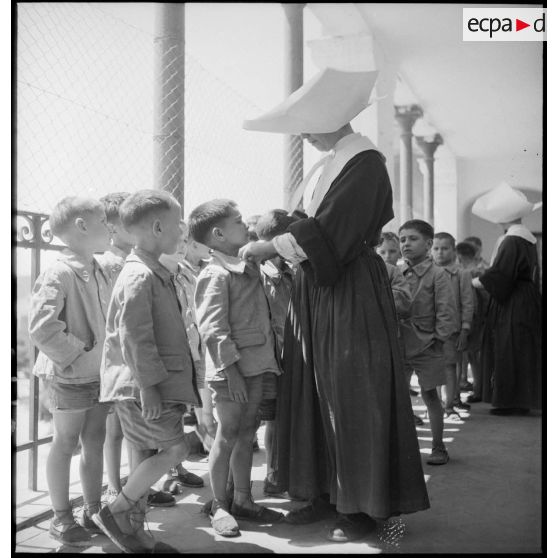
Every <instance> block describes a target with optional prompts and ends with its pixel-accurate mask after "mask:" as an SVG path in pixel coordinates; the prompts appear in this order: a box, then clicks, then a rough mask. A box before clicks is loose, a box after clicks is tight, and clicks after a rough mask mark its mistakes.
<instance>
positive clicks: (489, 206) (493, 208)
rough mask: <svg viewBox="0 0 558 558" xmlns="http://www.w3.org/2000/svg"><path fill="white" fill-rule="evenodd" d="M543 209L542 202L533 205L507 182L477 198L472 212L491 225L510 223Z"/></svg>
mask: <svg viewBox="0 0 558 558" xmlns="http://www.w3.org/2000/svg"><path fill="white" fill-rule="evenodd" d="M540 207H542V202H538V203H531V202H530V201H529V200H528V199H527V198H526V197H525V194H524V193H523V192H520V191H519V190H516V189H515V188H512V187H511V186H510V185H509V184H508V183H507V182H502V183H500V185H499V186H496V188H493V189H492V190H490V192H487V193H486V194H483V195H482V196H480V198H477V200H476V201H475V203H474V204H473V207H472V208H471V211H472V212H473V214H474V215H477V216H478V217H480V218H481V219H486V220H487V221H490V222H491V223H510V222H511V221H515V220H516V219H520V218H522V217H525V216H526V215H529V214H530V213H532V212H533V211H536V210H537V209H539V208H540Z"/></svg>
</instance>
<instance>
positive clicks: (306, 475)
mask: <svg viewBox="0 0 558 558" xmlns="http://www.w3.org/2000/svg"><path fill="white" fill-rule="evenodd" d="M392 217H393V210H392V192H391V185H390V182H389V177H388V175H387V171H386V168H385V165H384V162H383V158H382V156H381V155H380V154H379V153H378V152H376V151H372V150H369V151H364V152H362V153H359V154H358V155H356V156H355V157H353V158H352V159H351V160H350V161H349V162H348V163H347V164H346V165H345V167H344V168H343V170H342V171H341V173H340V174H339V176H338V177H337V178H336V179H335V180H334V182H333V183H332V185H331V187H330V189H329V191H328V193H327V194H326V195H325V197H324V199H323V201H322V202H321V204H320V206H319V208H318V210H317V212H316V215H315V217H314V218H308V219H303V220H300V221H297V222H296V223H294V224H292V225H291V226H290V227H289V231H290V232H291V233H292V234H293V235H294V237H295V238H296V240H297V242H298V244H299V245H300V246H301V247H302V248H303V249H304V251H305V253H306V254H307V256H308V260H307V261H305V262H303V263H302V270H301V272H300V273H298V274H297V277H296V283H295V288H294V290H293V295H292V299H291V304H290V308H289V314H288V318H287V323H286V327H285V345H284V359H283V360H284V370H285V373H284V375H283V376H281V377H280V389H279V393H280V394H279V398H278V408H277V437H276V440H277V452H278V454H277V455H278V460H279V463H278V465H279V466H278V481H279V485H280V487H281V488H282V489H283V490H288V491H289V492H290V494H291V495H292V496H296V497H299V498H304V499H310V498H312V497H315V496H318V495H319V494H321V493H328V494H329V495H330V501H331V502H332V503H334V504H336V507H337V510H338V511H339V512H341V513H357V512H363V513H366V514H368V515H369V516H371V517H374V518H381V519H385V518H388V517H390V516H393V515H398V514H400V513H410V512H415V511H418V510H423V509H427V508H428V507H429V501H428V495H427V492H426V486H425V483H424V476H423V471H422V464H421V459H420V453H419V447H418V441H417V435H416V431H415V426H414V419H413V414H412V408H411V402H410V398H409V391H408V385H407V381H406V378H405V374H404V372H403V366H402V361H401V355H400V352H399V345H398V341H397V327H396V315H395V307H394V303H393V297H392V294H391V290H390V285H389V280H388V276H387V271H386V266H385V264H384V262H383V261H382V259H381V258H380V257H379V256H377V255H376V253H375V252H374V250H373V248H372V247H373V246H374V245H375V244H376V243H377V241H378V237H379V233H380V231H381V228H382V226H383V225H384V224H385V223H387V222H388V221H389V220H390V219H391V218H392Z"/></svg>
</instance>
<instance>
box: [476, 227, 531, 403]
mask: <svg viewBox="0 0 558 558" xmlns="http://www.w3.org/2000/svg"><path fill="white" fill-rule="evenodd" d="M479 280H480V282H481V283H482V285H483V287H484V288H485V289H486V290H487V291H488V293H489V294H490V301H489V304H488V311H487V317H486V324H485V329H484V334H483V339H482V348H481V367H482V376H483V390H482V397H483V401H485V402H487V403H492V405H493V406H494V407H496V408H498V409H540V408H541V384H542V358H541V357H542V314H541V297H540V293H539V289H538V285H539V265H538V258H537V249H536V245H535V244H533V243H532V242H529V241H528V240H525V239H524V238H521V237H518V236H506V237H505V238H504V240H503V241H502V243H501V244H500V247H499V248H498V252H497V255H496V258H495V260H494V263H493V264H492V266H491V267H490V268H489V269H487V270H486V271H485V273H484V274H483V275H481V276H480V278H479Z"/></svg>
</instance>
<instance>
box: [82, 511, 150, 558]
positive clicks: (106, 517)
mask: <svg viewBox="0 0 558 558" xmlns="http://www.w3.org/2000/svg"><path fill="white" fill-rule="evenodd" d="M128 511H129V510H125V511H123V512H119V513H128ZM92 519H93V521H94V522H95V523H96V524H97V526H98V527H99V529H101V531H103V533H104V534H105V535H106V536H107V537H108V538H109V539H110V540H111V541H112V542H113V543H114V544H115V545H116V546H117V547H118V548H119V549H120V550H122V552H126V553H128V554H150V553H151V552H152V549H151V548H146V547H144V546H143V545H142V544H141V543H140V541H138V539H136V538H135V537H134V536H133V535H128V534H126V533H123V532H122V531H121V530H120V527H118V524H117V523H116V521H115V519H114V515H113V514H112V512H111V511H110V509H109V507H108V506H103V507H102V508H101V511H100V512H99V513H96V514H94V515H93V517H92Z"/></svg>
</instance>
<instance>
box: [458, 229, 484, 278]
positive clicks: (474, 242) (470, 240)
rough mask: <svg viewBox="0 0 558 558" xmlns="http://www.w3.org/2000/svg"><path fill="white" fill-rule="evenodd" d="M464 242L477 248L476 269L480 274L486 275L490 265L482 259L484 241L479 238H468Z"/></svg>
mask: <svg viewBox="0 0 558 558" xmlns="http://www.w3.org/2000/svg"><path fill="white" fill-rule="evenodd" d="M463 242H468V243H469V244H472V245H473V246H474V247H475V267H476V268H477V271H478V273H479V274H482V273H484V272H485V271H486V270H487V269H488V268H489V267H490V264H489V263H488V262H487V261H486V260H485V259H484V258H483V257H482V240H481V239H480V238H479V237H478V236H468V237H467V238H466V239H465V240H464V241H463Z"/></svg>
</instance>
